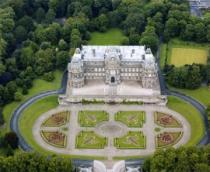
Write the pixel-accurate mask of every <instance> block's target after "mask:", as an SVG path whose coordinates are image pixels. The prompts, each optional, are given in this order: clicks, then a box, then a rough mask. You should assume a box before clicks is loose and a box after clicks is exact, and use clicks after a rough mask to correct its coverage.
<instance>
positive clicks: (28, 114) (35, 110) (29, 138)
mask: <svg viewBox="0 0 210 172" xmlns="http://www.w3.org/2000/svg"><path fill="white" fill-rule="evenodd" d="M57 106H58V100H57V96H49V97H46V98H43V99H40V100H38V101H36V102H35V103H33V104H32V105H30V106H29V107H28V108H27V109H26V110H24V111H23V114H22V115H21V118H20V120H19V126H20V132H21V134H22V136H23V137H24V138H25V140H26V142H27V143H28V144H29V145H30V146H31V147H32V148H33V149H34V150H36V151H38V152H47V151H46V150H44V149H43V148H41V147H40V146H39V145H38V144H37V143H36V141H35V140H34V139H35V138H34V137H33V134H32V128H33V125H34V122H35V121H36V120H37V118H39V116H40V115H42V114H43V113H45V112H47V111H49V110H50V109H53V108H55V107H57Z"/></svg>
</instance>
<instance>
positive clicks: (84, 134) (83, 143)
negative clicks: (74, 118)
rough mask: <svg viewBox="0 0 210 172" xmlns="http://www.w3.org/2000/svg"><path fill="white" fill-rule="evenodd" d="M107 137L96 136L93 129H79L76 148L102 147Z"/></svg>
mask: <svg viewBox="0 0 210 172" xmlns="http://www.w3.org/2000/svg"><path fill="white" fill-rule="evenodd" d="M107 142H108V141H107V138H106V137H101V136H98V135H97V134H95V133H94V131H81V132H80V133H79V134H78V135H77V137H76V148H79V149H104V147H105V146H107Z"/></svg>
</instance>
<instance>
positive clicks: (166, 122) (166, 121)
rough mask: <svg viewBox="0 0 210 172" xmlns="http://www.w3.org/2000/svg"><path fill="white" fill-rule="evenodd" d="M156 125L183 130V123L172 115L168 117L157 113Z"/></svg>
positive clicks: (155, 114)
mask: <svg viewBox="0 0 210 172" xmlns="http://www.w3.org/2000/svg"><path fill="white" fill-rule="evenodd" d="M154 116H155V123H156V124H157V125H159V126H162V127H165V128H181V127H182V125H181V123H180V122H179V121H178V120H177V119H175V118H174V117H173V116H172V115H168V114H165V113H161V112H155V113H154Z"/></svg>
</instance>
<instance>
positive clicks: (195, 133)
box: [167, 96, 205, 146]
mask: <svg viewBox="0 0 210 172" xmlns="http://www.w3.org/2000/svg"><path fill="white" fill-rule="evenodd" d="M167 106H168V107H169V108H170V109H172V110H174V111H176V112H178V113H180V114H182V115H183V116H184V117H185V118H186V119H187V120H188V122H189V123H190V125H191V137H190V140H189V141H188V143H187V144H186V145H185V146H194V145H197V144H198V143H199V142H200V140H201V139H202V137H203V136H204V132H205V129H204V128H205V127H204V121H203V119H202V117H201V115H200V114H199V112H198V111H197V110H196V109H195V108H194V107H193V106H192V105H191V104H189V103H187V102H185V101H183V100H181V99H179V98H176V97H173V96H169V97H168V104H167Z"/></svg>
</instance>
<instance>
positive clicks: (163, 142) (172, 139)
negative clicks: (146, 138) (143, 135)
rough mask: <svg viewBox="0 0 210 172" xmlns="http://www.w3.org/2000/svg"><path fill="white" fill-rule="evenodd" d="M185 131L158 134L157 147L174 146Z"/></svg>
mask: <svg viewBox="0 0 210 172" xmlns="http://www.w3.org/2000/svg"><path fill="white" fill-rule="evenodd" d="M182 135H183V132H165V133H161V134H159V135H157V136H156V147H157V148H165V147H168V146H173V145H175V144H176V143H178V142H179V140H180V139H181V138H182Z"/></svg>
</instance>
